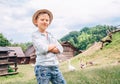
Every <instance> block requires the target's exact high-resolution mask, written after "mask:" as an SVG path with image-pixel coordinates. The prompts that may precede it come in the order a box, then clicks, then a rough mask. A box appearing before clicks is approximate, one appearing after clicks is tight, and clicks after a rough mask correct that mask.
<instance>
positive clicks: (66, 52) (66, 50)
mask: <svg viewBox="0 0 120 84" xmlns="http://www.w3.org/2000/svg"><path fill="white" fill-rule="evenodd" d="M61 45H62V46H63V53H62V54H61V55H58V59H59V61H60V62H61V61H65V60H67V59H70V58H72V57H74V56H75V55H77V54H78V53H81V52H80V51H79V50H78V49H77V48H75V47H74V46H73V45H72V44H71V43H70V42H68V41H64V42H62V43H61Z"/></svg>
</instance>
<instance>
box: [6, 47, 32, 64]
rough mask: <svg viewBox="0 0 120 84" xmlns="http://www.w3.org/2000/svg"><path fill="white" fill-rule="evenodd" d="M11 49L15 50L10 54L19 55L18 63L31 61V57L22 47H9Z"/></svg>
mask: <svg viewBox="0 0 120 84" xmlns="http://www.w3.org/2000/svg"><path fill="white" fill-rule="evenodd" d="M8 48H9V49H11V50H14V52H10V53H9V56H11V55H14V54H15V55H16V56H17V63H18V64H28V63H29V61H30V57H29V56H26V55H25V54H24V52H23V51H22V48H21V47H8Z"/></svg>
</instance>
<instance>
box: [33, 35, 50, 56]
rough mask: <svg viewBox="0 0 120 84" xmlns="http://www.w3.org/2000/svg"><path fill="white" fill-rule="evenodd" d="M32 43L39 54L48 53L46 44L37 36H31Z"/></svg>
mask: <svg viewBox="0 0 120 84" xmlns="http://www.w3.org/2000/svg"><path fill="white" fill-rule="evenodd" d="M32 42H33V45H34V47H35V48H36V52H39V53H40V54H45V53H47V52H48V44H46V43H45V42H44V41H43V40H42V39H41V38H40V37H39V35H36V34H33V35H32Z"/></svg>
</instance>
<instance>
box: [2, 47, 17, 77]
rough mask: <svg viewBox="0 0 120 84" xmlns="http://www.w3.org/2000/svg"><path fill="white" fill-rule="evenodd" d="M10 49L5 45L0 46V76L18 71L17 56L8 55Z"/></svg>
mask: <svg viewBox="0 0 120 84" xmlns="http://www.w3.org/2000/svg"><path fill="white" fill-rule="evenodd" d="M12 51H13V50H10V49H9V48H7V47H0V76H3V75H9V74H16V73H18V72H17V69H18V68H17V61H16V60H17V56H16V55H11V56H9V53H10V52H12Z"/></svg>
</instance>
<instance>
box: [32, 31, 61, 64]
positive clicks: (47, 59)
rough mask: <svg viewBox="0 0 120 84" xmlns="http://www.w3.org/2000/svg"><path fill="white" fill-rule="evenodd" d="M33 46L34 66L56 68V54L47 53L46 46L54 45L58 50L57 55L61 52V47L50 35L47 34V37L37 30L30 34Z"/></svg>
mask: <svg viewBox="0 0 120 84" xmlns="http://www.w3.org/2000/svg"><path fill="white" fill-rule="evenodd" d="M32 42H33V46H34V48H35V50H36V63H35V65H42V66H57V65H58V64H59V62H58V59H57V56H56V55H57V54H55V53H52V52H48V45H50V44H55V45H56V47H57V48H58V50H59V52H60V53H59V54H61V53H62V52H63V47H62V46H61V44H60V43H59V42H58V41H57V39H55V38H54V37H53V36H52V34H51V33H49V32H47V37H46V36H45V35H44V34H43V33H41V32H39V31H38V30H37V31H36V32H34V33H33V34H32Z"/></svg>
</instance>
